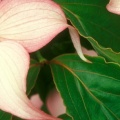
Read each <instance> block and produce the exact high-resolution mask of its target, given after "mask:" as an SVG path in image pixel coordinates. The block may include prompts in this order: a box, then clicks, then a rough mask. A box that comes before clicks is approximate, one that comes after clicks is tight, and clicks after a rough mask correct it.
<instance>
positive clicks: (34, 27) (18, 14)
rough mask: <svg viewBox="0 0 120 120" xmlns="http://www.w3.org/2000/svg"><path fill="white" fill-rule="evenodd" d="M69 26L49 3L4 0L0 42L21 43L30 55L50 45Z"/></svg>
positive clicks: (44, 0)
mask: <svg viewBox="0 0 120 120" xmlns="http://www.w3.org/2000/svg"><path fill="white" fill-rule="evenodd" d="M67 26H68V25H67V24H66V18H65V16H64V13H63V12H62V10H61V8H60V7H59V6H58V5H57V4H56V3H54V2H53V1H51V0H3V1H2V2H1V4H0V40H1V41H2V40H5V39H9V40H13V41H17V42H20V43H21V44H22V45H23V46H24V47H25V48H26V49H27V50H28V51H29V52H33V51H36V50H38V49H40V48H41V47H43V46H44V45H46V44H47V43H48V42H50V41H51V40H52V39H53V38H54V37H55V36H56V35H57V34H58V33H60V32H61V31H63V30H64V29H65V28H66V27H67Z"/></svg>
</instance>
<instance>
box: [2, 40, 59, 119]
mask: <svg viewBox="0 0 120 120" xmlns="http://www.w3.org/2000/svg"><path fill="white" fill-rule="evenodd" d="M28 68H29V54H28V53H27V51H26V50H25V49H24V48H23V47H22V46H21V45H20V44H18V43H16V42H13V41H3V42H0V109H2V110H4V111H6V112H9V113H12V114H14V115H16V116H18V117H21V118H23V119H30V120H47V119H48V120H57V118H53V117H51V116H49V115H47V114H46V113H44V112H42V111H40V110H38V109H36V108H35V107H34V106H33V105H32V104H31V102H30V101H29V99H28V98H27V96H26V94H25V82H23V81H25V80H26V75H27V72H28Z"/></svg>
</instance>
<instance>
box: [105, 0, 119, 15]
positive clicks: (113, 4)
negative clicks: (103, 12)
mask: <svg viewBox="0 0 120 120" xmlns="http://www.w3.org/2000/svg"><path fill="white" fill-rule="evenodd" d="M107 10H108V11H109V12H112V13H115V14H118V15H120V0H110V2H109V4H108V5H107Z"/></svg>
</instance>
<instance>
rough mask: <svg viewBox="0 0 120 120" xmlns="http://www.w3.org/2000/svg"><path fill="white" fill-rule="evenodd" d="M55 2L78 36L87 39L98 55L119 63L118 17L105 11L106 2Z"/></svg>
mask: <svg viewBox="0 0 120 120" xmlns="http://www.w3.org/2000/svg"><path fill="white" fill-rule="evenodd" d="M55 1H56V2H58V3H59V4H60V5H61V7H62V8H63V10H64V12H65V14H66V16H67V18H68V19H69V20H70V21H71V22H72V24H73V25H74V26H75V27H76V28H77V29H78V31H79V33H80V35H81V36H83V37H85V38H87V39H88V40H89V42H91V44H92V45H93V47H94V48H95V49H96V50H97V52H98V53H99V54H101V55H102V56H104V57H105V58H107V59H108V60H109V61H115V62H119V61H120V54H117V53H116V52H120V47H119V46H120V29H119V28H120V23H119V21H120V16H118V15H115V14H112V13H110V12H108V11H107V10H106V5H107V3H108V2H109V1H108V0H55ZM102 48H103V49H102ZM108 48H110V49H108ZM111 49H112V50H111ZM119 63H120V62H119Z"/></svg>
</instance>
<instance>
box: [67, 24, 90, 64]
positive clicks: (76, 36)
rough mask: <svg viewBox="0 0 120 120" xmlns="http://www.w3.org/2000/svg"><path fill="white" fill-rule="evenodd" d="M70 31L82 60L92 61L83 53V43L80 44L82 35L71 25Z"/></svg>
mask: <svg viewBox="0 0 120 120" xmlns="http://www.w3.org/2000/svg"><path fill="white" fill-rule="evenodd" d="M69 32H70V36H71V39H72V42H73V45H74V47H75V49H76V52H77V54H78V55H79V56H80V58H81V59H82V60H84V61H86V62H90V61H89V60H87V59H86V58H85V57H84V55H83V52H82V49H81V44H80V37H79V34H78V32H77V30H76V29H75V28H74V27H72V26H69Z"/></svg>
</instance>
